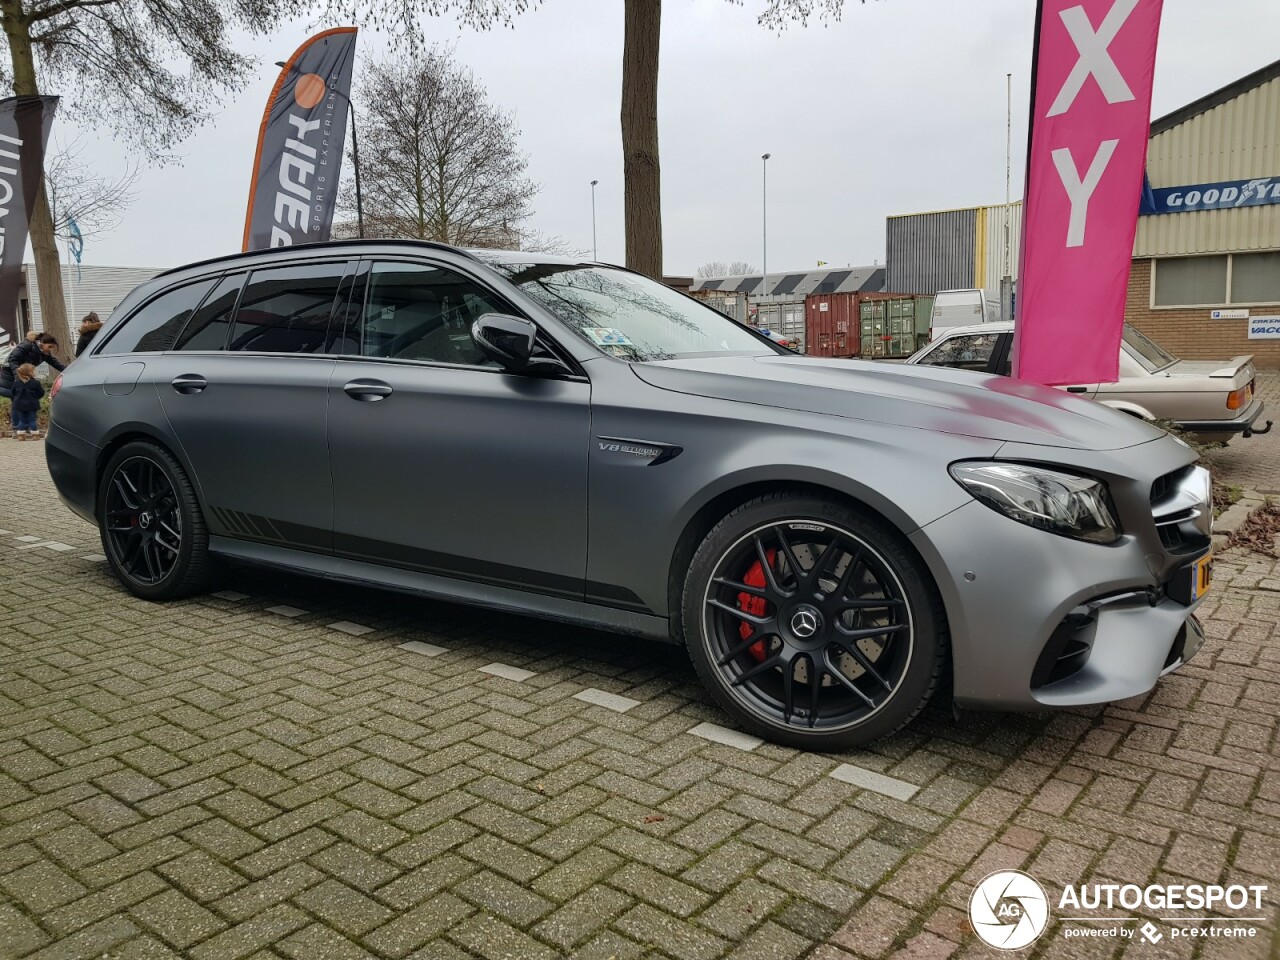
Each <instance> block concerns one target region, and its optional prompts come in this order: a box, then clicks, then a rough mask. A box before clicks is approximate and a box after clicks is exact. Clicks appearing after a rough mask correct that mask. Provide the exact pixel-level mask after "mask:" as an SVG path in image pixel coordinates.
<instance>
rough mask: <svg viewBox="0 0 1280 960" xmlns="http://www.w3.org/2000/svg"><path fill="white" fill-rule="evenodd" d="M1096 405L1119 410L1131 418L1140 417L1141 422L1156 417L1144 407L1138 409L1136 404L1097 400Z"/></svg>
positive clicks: (1122, 401) (1124, 401) (1125, 401)
mask: <svg viewBox="0 0 1280 960" xmlns="http://www.w3.org/2000/svg"><path fill="white" fill-rule="evenodd" d="M1098 403H1101V404H1103V405H1104V406H1108V407H1110V408H1111V409H1112V410H1119V411H1120V412H1121V413H1127V414H1129V415H1130V416H1132V417H1141V418H1142V419H1143V420H1155V419H1156V416H1155V414H1153V413H1152V412H1151V411H1150V410H1147V409H1146V408H1145V407H1140V406H1138V405H1137V404H1136V403H1132V402H1130V401H1128V400H1098Z"/></svg>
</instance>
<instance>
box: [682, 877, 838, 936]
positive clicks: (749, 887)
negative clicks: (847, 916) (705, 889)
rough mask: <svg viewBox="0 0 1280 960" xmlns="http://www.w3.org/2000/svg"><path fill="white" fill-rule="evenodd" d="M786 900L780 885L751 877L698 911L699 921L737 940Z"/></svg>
mask: <svg viewBox="0 0 1280 960" xmlns="http://www.w3.org/2000/svg"><path fill="white" fill-rule="evenodd" d="M786 901H787V894H785V893H783V892H782V891H781V890H779V889H778V888H777V887H774V886H770V885H769V884H767V883H761V882H760V881H758V880H754V879H750V878H749V879H746V880H743V881H742V882H741V883H739V884H738V885H737V886H735V887H734V888H733V889H732V890H730V891H728V892H727V893H726V894H725V895H724V896H721V897H717V898H716V900H715V901H714V902H712V903H711V904H710V905H709V906H708V907H707V908H706V909H705V910H703V911H702V913H700V914H698V924H699V925H700V926H703V927H706V928H707V929H708V930H710V931H711V932H712V933H718V934H720V935H721V936H722V937H725V938H727V939H728V940H730V941H732V942H735V943H737V942H738V941H740V940H741V939H742V938H743V936H744V935H745V934H746V933H747V931H749V930H751V929H752V928H753V927H756V926H758V925H759V924H760V923H762V922H763V921H764V920H765V918H766V917H768V916H769V915H770V914H771V913H772V912H773V911H774V910H776V909H777V908H778V907H779V906H781V905H782V904H784V903H786ZM827 932H830V931H827Z"/></svg>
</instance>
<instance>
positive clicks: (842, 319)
mask: <svg viewBox="0 0 1280 960" xmlns="http://www.w3.org/2000/svg"><path fill="white" fill-rule="evenodd" d="M858 297H859V294H856V293H811V294H809V296H807V297H805V301H804V320H805V322H804V325H805V332H804V340H805V353H807V354H809V355H810V356H812V357H856V356H857V355H858V336H859V333H858V331H859V329H860V328H859V314H858Z"/></svg>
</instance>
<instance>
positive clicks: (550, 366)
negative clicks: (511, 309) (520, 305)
mask: <svg viewBox="0 0 1280 960" xmlns="http://www.w3.org/2000/svg"><path fill="white" fill-rule="evenodd" d="M471 339H472V340H474V341H475V342H476V346H478V347H479V348H480V350H481V351H482V352H483V353H484V355H485V356H486V357H488V358H489V359H491V360H493V361H495V362H496V363H497V364H498V365H499V366H500V367H502V369H503V370H506V371H507V372H508V373H527V374H531V375H534V376H552V375H555V374H559V373H568V372H569V368H568V367H566V366H565V365H564V364H563V363H561V362H560V361H559V360H557V359H555V358H554V357H549V356H534V351H535V350H536V349H537V345H538V328H537V327H536V326H535V325H534V324H533V323H531V322H530V321H528V320H525V319H524V318H523V317H513V316H509V315H508V314H503V313H486V314H484V315H483V316H482V317H480V318H479V319H477V320H476V322H475V323H473V324H472V325H471ZM544 353H545V351H544Z"/></svg>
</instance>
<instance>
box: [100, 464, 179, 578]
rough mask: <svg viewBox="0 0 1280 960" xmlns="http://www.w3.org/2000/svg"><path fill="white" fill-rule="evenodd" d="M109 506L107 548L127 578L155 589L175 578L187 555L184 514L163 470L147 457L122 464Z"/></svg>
mask: <svg viewBox="0 0 1280 960" xmlns="http://www.w3.org/2000/svg"><path fill="white" fill-rule="evenodd" d="M105 506H106V511H105V513H104V514H103V530H104V532H105V534H106V538H107V544H108V546H109V548H110V551H111V556H112V557H113V558H114V559H115V562H116V564H117V565H118V566H119V568H120V569H121V570H122V571H123V572H124V573H125V575H126V576H127V577H129V579H131V580H133V581H135V582H136V583H139V584H143V585H146V586H154V585H155V584H158V583H160V582H162V581H163V580H164V579H165V578H166V577H168V576H169V575H170V574H172V573H173V568H174V567H175V566H176V565H177V562H178V557H179V556H180V555H181V552H182V526H183V524H182V512H181V511H180V510H179V509H178V494H177V491H176V490H174V488H173V483H172V482H171V481H170V480H169V477H168V476H167V475H166V474H165V472H164V471H163V470H162V469H161V468H160V467H159V465H158V464H156V462H155V461H154V460H152V459H150V458H148V457H132V458H130V459H128V460H126V461H124V462H123V463H121V464H119V465H118V466H117V467H116V468H115V470H114V471H113V473H112V474H111V478H110V480H109V482H108V484H107V496H106V504H105Z"/></svg>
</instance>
